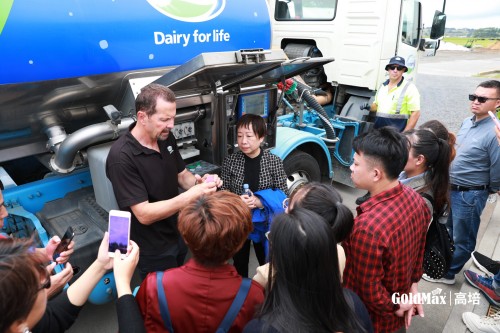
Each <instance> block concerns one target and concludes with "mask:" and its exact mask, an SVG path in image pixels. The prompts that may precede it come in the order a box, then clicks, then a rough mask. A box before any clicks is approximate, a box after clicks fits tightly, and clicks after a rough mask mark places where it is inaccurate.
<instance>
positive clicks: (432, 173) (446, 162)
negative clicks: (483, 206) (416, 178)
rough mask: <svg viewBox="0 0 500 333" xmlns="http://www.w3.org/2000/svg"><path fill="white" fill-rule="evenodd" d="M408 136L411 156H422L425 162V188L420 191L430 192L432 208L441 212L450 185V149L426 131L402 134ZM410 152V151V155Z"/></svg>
mask: <svg viewBox="0 0 500 333" xmlns="http://www.w3.org/2000/svg"><path fill="white" fill-rule="evenodd" d="M404 134H405V135H407V136H408V138H409V140H410V142H411V148H413V156H414V157H417V156H418V155H423V156H424V157H425V160H426V168H427V174H426V176H425V180H426V186H425V187H424V188H422V189H421V190H420V192H425V191H427V190H428V189H431V190H432V196H433V198H434V206H435V208H436V210H437V211H439V212H440V211H442V210H443V208H444V207H445V206H446V205H447V204H448V203H449V201H450V198H449V191H448V189H449V184H450V172H449V169H450V147H449V146H448V143H447V142H446V141H444V140H443V139H440V138H438V137H437V136H436V134H434V133H433V132H431V131H429V130H426V129H418V130H410V131H407V132H405V133H404ZM411 152H412V150H410V153H411Z"/></svg>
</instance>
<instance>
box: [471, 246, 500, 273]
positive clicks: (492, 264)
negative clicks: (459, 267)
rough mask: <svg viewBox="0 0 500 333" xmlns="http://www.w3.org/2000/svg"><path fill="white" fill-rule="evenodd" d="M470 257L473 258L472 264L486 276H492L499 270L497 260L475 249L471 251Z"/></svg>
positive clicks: (499, 265)
mask: <svg viewBox="0 0 500 333" xmlns="http://www.w3.org/2000/svg"><path fill="white" fill-rule="evenodd" d="M471 257H472V260H474V264H476V266H477V267H478V268H479V269H480V270H482V271H483V272H485V273H486V275H488V276H491V277H493V276H495V275H496V274H497V273H498V271H500V263H499V262H498V261H495V260H493V259H490V258H488V257H487V256H485V255H483V254H481V253H479V252H477V251H474V252H472V254H471Z"/></svg>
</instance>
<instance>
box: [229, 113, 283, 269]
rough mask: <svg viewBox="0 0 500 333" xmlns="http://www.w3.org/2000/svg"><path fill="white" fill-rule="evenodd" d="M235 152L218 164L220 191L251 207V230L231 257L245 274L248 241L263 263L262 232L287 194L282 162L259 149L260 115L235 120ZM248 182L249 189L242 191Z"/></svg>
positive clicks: (262, 131)
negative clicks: (220, 167)
mask: <svg viewBox="0 0 500 333" xmlns="http://www.w3.org/2000/svg"><path fill="white" fill-rule="evenodd" d="M236 131H237V142H238V148H239V149H240V150H239V151H237V152H235V153H234V154H231V155H229V156H227V157H226V158H225V159H224V162H223V164H222V171H221V178H222V180H223V184H222V187H221V189H222V190H229V191H231V192H233V193H235V194H238V195H240V197H241V200H243V202H244V203H245V204H246V205H247V207H248V208H250V209H251V210H252V220H253V222H254V231H253V232H252V234H250V237H249V239H248V240H247V241H246V242H245V244H244V245H243V247H242V248H241V250H240V251H238V253H236V254H235V256H234V258H233V262H234V266H235V267H236V270H237V271H238V273H239V274H241V275H242V276H243V277H248V262H249V258H250V242H253V247H254V250H255V254H256V256H257V260H258V261H259V265H263V264H264V263H265V259H266V254H265V246H264V243H265V241H266V239H265V236H264V235H265V233H266V232H267V231H268V230H269V222H270V221H269V218H270V217H272V216H273V215H274V214H276V213H281V212H283V207H282V202H283V199H284V198H286V196H287V195H288V187H287V184H286V180H287V177H286V173H285V169H284V167H283V161H282V160H281V159H280V158H279V157H278V156H276V155H273V154H272V153H271V152H270V151H267V150H264V149H262V148H261V144H262V142H263V141H264V139H265V137H266V122H265V121H264V119H263V118H262V117H260V116H257V115H253V114H245V115H244V116H242V117H241V118H240V119H239V120H238V122H237V123H236ZM244 184H248V186H249V190H250V192H247V193H244V189H243V185H244Z"/></svg>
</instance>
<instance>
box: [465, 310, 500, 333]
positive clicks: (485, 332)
mask: <svg viewBox="0 0 500 333" xmlns="http://www.w3.org/2000/svg"><path fill="white" fill-rule="evenodd" d="M462 320H463V321H464V323H465V325H466V326H467V328H468V329H469V331H471V332H472V333H500V313H496V314H495V315H494V316H493V317H486V316H484V317H481V316H478V315H477V314H475V313H472V312H464V313H463V314H462Z"/></svg>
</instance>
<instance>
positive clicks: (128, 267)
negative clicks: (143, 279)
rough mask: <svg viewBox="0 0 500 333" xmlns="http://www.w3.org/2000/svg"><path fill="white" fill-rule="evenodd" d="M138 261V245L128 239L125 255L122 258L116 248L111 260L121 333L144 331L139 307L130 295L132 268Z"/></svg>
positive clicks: (133, 268) (141, 332)
mask: <svg viewBox="0 0 500 333" xmlns="http://www.w3.org/2000/svg"><path fill="white" fill-rule="evenodd" d="M138 262H139V247H138V246H137V244H136V243H135V242H134V241H130V248H129V252H128V253H127V256H126V257H125V258H124V259H122V258H121V255H120V252H119V251H118V250H116V253H115V258H114V260H113V274H114V276H115V282H116V291H117V293H118V300H117V302H116V312H117V316H118V329H119V331H120V332H121V333H128V332H130V333H143V332H144V333H145V332H146V330H145V328H144V322H143V320H142V317H141V313H140V312H139V307H138V306H137V303H136V302H135V299H134V296H132V289H131V287H130V281H131V280H132V276H133V275H134V270H135V268H136V266H137V263H138Z"/></svg>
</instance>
